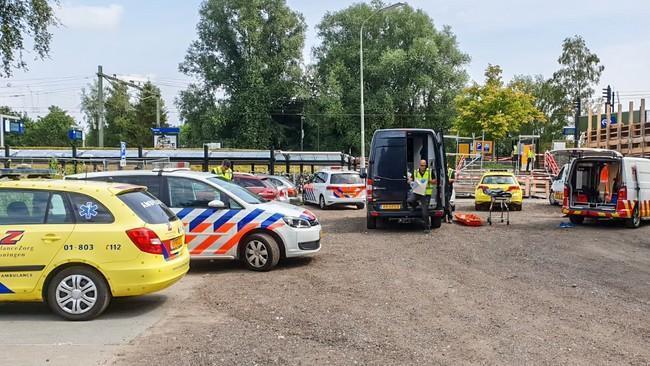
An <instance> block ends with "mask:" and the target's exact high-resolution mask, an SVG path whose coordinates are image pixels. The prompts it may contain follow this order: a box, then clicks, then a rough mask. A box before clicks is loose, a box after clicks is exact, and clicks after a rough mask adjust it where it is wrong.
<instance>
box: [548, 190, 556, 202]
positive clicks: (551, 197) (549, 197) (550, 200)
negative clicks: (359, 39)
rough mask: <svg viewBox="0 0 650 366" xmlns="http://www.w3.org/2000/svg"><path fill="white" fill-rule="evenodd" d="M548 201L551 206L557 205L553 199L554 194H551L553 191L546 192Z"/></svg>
mask: <svg viewBox="0 0 650 366" xmlns="http://www.w3.org/2000/svg"><path fill="white" fill-rule="evenodd" d="M548 203H550V204H551V206H556V205H557V201H556V200H555V195H554V194H553V191H551V193H549V194H548Z"/></svg>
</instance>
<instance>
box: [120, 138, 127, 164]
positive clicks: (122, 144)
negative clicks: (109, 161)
mask: <svg viewBox="0 0 650 366" xmlns="http://www.w3.org/2000/svg"><path fill="white" fill-rule="evenodd" d="M120 166H121V167H125V166H126V142H124V141H120Z"/></svg>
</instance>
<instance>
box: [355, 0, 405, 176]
mask: <svg viewBox="0 0 650 366" xmlns="http://www.w3.org/2000/svg"><path fill="white" fill-rule="evenodd" d="M405 5H406V3H395V4H391V5H388V6H386V7H383V8H381V9H378V10H376V11H375V12H374V13H372V14H371V15H370V16H369V17H367V18H366V19H365V20H364V21H363V23H361V29H359V70H360V76H361V77H360V81H361V83H360V85H361V169H362V170H365V169H366V126H365V124H366V121H365V116H364V113H365V107H364V104H363V26H364V25H366V22H367V21H368V20H370V18H372V17H374V16H375V15H377V14H378V13H381V12H382V11H386V10H391V9H395V8H399V7H402V6H405Z"/></svg>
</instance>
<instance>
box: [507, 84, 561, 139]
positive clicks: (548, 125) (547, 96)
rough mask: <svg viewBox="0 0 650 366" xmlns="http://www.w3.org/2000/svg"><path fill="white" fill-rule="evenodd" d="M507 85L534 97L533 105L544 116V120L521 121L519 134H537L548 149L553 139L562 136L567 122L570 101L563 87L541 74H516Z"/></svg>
mask: <svg viewBox="0 0 650 366" xmlns="http://www.w3.org/2000/svg"><path fill="white" fill-rule="evenodd" d="M509 85H510V86H511V87H516V88H518V89H520V90H523V91H525V92H526V93H529V94H531V95H532V96H533V97H534V98H535V106H536V107H537V109H538V110H539V111H541V112H542V113H543V114H544V117H545V121H541V120H532V121H529V122H526V123H523V124H522V125H521V128H520V130H519V134H522V135H539V136H540V142H541V144H542V148H543V149H550V148H551V145H552V142H553V140H557V139H561V138H563V135H562V129H563V128H564V127H565V126H567V125H568V124H569V121H568V116H569V115H570V113H571V109H572V102H571V100H570V99H569V97H568V96H567V95H566V94H565V93H564V89H563V88H562V87H561V86H560V85H558V84H557V83H556V82H555V81H554V80H553V79H545V78H544V77H543V76H542V75H535V76H522V75H518V76H515V77H514V78H513V80H512V81H511V82H510V84H509Z"/></svg>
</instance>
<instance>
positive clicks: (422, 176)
mask: <svg viewBox="0 0 650 366" xmlns="http://www.w3.org/2000/svg"><path fill="white" fill-rule="evenodd" d="M408 182H409V184H410V183H413V182H418V183H419V184H426V190H425V194H424V195H421V194H418V193H415V192H411V193H412V195H409V198H408V204H409V205H410V206H411V211H414V210H415V208H416V207H417V205H418V203H419V204H420V210H421V212H422V222H423V223H424V231H425V232H429V231H431V219H430V218H429V202H430V201H431V194H432V193H433V186H434V185H435V184H438V181H437V180H436V179H433V178H432V177H431V170H430V169H429V168H428V166H427V161H426V160H420V167H419V168H418V169H415V171H414V172H413V174H412V175H411V176H410V177H409V178H408Z"/></svg>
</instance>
